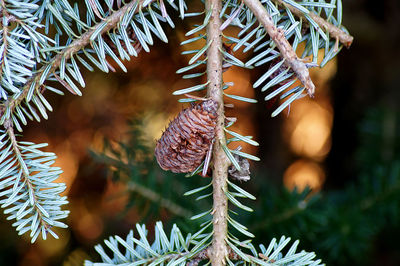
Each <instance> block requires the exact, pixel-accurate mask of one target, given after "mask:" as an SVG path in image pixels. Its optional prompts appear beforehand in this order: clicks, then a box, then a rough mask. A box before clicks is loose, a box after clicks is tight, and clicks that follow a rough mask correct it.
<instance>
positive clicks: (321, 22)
mask: <svg viewBox="0 0 400 266" xmlns="http://www.w3.org/2000/svg"><path fill="white" fill-rule="evenodd" d="M273 1H274V2H275V3H276V4H278V5H280V6H283V7H286V8H288V9H289V10H290V11H291V12H292V13H293V14H295V15H296V16H298V17H299V18H304V19H305V21H307V19H306V17H305V16H304V13H303V12H301V10H299V9H297V8H296V7H294V6H292V5H288V4H286V3H285V2H284V1H283V0H273ZM308 15H309V16H310V17H311V18H312V19H313V20H314V21H315V22H316V23H317V24H318V26H320V27H321V28H322V29H324V30H326V31H328V32H329V35H330V36H331V37H332V38H335V39H337V40H338V41H339V42H341V43H342V44H343V45H344V46H346V48H350V45H351V44H352V43H353V39H354V38H353V36H351V35H350V34H348V33H347V32H345V31H343V30H342V29H340V28H339V27H337V26H335V25H333V24H332V23H330V22H328V21H326V20H325V19H323V18H322V17H320V16H318V15H317V14H315V13H314V12H312V11H310V12H309V13H308Z"/></svg>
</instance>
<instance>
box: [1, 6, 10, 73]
mask: <svg viewBox="0 0 400 266" xmlns="http://www.w3.org/2000/svg"><path fill="white" fill-rule="evenodd" d="M0 8H1V13H0V25H1V27H2V29H3V34H2V35H3V36H2V37H3V38H2V39H3V46H4V48H3V52H2V54H1V56H0V58H1V61H0V79H1V78H3V72H4V67H5V58H6V56H7V46H8V42H7V36H8V21H9V14H8V13H7V10H6V4H5V3H4V1H1V3H0ZM4 21H6V22H7V24H6V25H5V23H4Z"/></svg>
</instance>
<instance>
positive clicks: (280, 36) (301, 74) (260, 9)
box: [243, 0, 315, 97]
mask: <svg viewBox="0 0 400 266" xmlns="http://www.w3.org/2000/svg"><path fill="white" fill-rule="evenodd" d="M243 2H244V4H245V5H246V6H247V7H248V8H249V9H250V10H251V11H252V12H253V14H254V15H255V16H256V17H257V19H258V21H259V22H260V23H261V24H262V25H263V27H264V29H265V30H266V31H267V33H268V35H269V36H270V37H271V40H272V41H273V42H274V43H275V45H276V46H277V47H278V49H279V51H280V52H281V55H282V57H283V59H284V60H285V64H286V66H288V67H290V68H291V69H292V70H293V71H294V72H295V73H296V75H297V78H298V79H299V80H300V81H301V83H303V85H304V87H305V88H306V90H307V93H308V95H309V96H310V97H313V96H314V92H315V85H314V83H313V82H312V80H311V78H310V73H309V71H308V68H307V66H306V65H305V63H304V62H303V61H302V60H301V59H300V58H298V57H297V55H296V52H295V51H294V50H293V47H292V46H291V45H290V43H289V42H288V40H287V39H286V37H285V32H284V30H282V29H279V28H277V27H276V26H275V24H274V22H273V20H272V18H271V15H270V14H269V13H268V12H267V10H266V9H265V7H264V6H263V5H262V4H261V2H260V1H258V0H243Z"/></svg>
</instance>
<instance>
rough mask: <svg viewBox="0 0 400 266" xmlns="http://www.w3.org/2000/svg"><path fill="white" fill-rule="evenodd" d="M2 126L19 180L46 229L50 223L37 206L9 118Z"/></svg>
mask: <svg viewBox="0 0 400 266" xmlns="http://www.w3.org/2000/svg"><path fill="white" fill-rule="evenodd" d="M4 127H5V129H6V130H7V135H8V137H9V138H10V142H11V145H12V148H13V151H14V154H15V157H16V158H17V164H18V166H19V168H20V170H21V172H22V177H23V181H21V183H25V186H26V187H27V190H28V193H29V197H30V198H33V204H32V203H31V204H30V205H31V206H32V208H33V209H35V212H37V213H38V215H39V217H40V224H41V226H43V227H44V228H45V229H46V230H47V229H48V228H49V227H50V225H49V224H48V223H47V222H46V221H45V220H44V219H43V216H44V214H43V211H42V210H41V209H40V208H38V207H37V204H36V203H37V202H38V199H37V196H36V193H35V188H34V185H33V184H32V181H31V180H30V179H29V177H30V173H29V170H28V166H27V165H26V163H25V161H24V160H23V159H22V154H21V151H20V149H19V147H18V142H17V140H16V138H15V134H14V128H13V123H12V120H11V119H6V120H5V122H4Z"/></svg>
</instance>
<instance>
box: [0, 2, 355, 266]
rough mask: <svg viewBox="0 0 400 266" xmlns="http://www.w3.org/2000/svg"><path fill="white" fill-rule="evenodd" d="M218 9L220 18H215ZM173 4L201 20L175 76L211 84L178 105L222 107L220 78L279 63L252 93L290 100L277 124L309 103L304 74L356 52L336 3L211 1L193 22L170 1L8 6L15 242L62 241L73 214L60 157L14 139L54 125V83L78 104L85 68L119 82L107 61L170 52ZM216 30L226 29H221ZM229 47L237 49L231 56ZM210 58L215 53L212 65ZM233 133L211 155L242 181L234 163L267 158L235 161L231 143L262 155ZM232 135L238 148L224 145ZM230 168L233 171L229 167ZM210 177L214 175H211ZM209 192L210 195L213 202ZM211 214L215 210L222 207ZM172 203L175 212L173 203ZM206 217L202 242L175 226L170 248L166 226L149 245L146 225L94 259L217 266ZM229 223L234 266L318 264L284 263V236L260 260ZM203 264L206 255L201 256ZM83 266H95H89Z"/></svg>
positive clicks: (237, 202)
mask: <svg viewBox="0 0 400 266" xmlns="http://www.w3.org/2000/svg"><path fill="white" fill-rule="evenodd" d="M220 4H222V7H221V8H219V7H218V5H220ZM166 5H169V6H170V7H171V9H173V10H176V11H177V14H179V16H180V18H181V19H185V18H190V17H194V16H199V17H201V18H202V19H203V22H202V23H201V24H200V25H195V26H194V27H193V28H192V29H191V30H189V31H188V32H187V33H186V36H188V37H189V39H188V40H186V41H184V42H182V45H185V44H188V43H192V42H201V43H202V48H200V49H196V50H189V51H185V52H184V53H185V54H193V56H192V58H191V59H190V60H189V62H188V66H186V67H183V68H181V69H179V70H178V71H177V73H178V74H181V73H184V74H185V75H184V76H183V78H185V79H189V78H198V77H200V76H202V75H204V74H207V81H206V82H205V83H203V84H200V85H195V86H192V87H189V88H184V89H181V90H177V91H175V92H174V94H175V95H184V94H188V93H193V92H198V91H202V90H205V89H206V88H207V90H208V95H207V96H208V97H216V96H215V95H211V94H212V92H211V91H212V88H211V83H212V82H215V81H213V80H212V79H213V78H216V79H217V80H219V79H222V73H218V72H219V70H223V69H225V70H226V69H227V68H229V67H230V66H231V65H235V66H239V67H244V68H254V67H258V66H261V65H263V64H265V63H268V62H274V63H271V66H270V69H269V70H268V71H267V72H265V73H264V74H263V75H262V76H261V77H260V78H259V79H258V80H257V81H256V82H255V83H254V85H253V86H254V87H255V88H258V87H260V86H262V87H261V90H262V91H266V90H267V89H269V90H270V92H269V94H268V95H267V96H266V99H270V98H272V97H275V96H276V95H279V94H280V98H282V99H283V98H287V100H286V101H285V102H284V103H283V104H282V105H281V106H279V107H278V108H277V109H276V110H275V111H274V112H273V114H272V116H275V115H277V114H279V113H280V112H281V111H282V110H284V109H285V108H287V107H288V106H290V104H291V103H292V102H293V101H294V100H296V99H299V98H301V97H302V96H304V95H303V92H307V93H308V94H309V95H310V96H313V93H314V90H315V86H314V84H313V83H312V81H311V79H310V76H309V73H308V68H309V67H316V66H323V65H324V64H326V62H328V61H329V60H330V59H332V58H333V57H334V56H335V55H336V54H337V53H338V52H339V51H340V49H341V48H342V46H343V45H345V46H349V45H350V44H351V41H352V37H351V36H349V35H348V34H347V32H346V30H345V29H344V28H343V27H342V26H341V20H342V15H341V1H340V0H339V1H335V0H332V1H330V2H329V3H327V2H326V1H324V0H319V1H313V0H310V1H303V2H296V1H292V0H285V1H281V0H274V1H270V0H263V1H261V2H259V1H258V0H245V1H243V2H242V1H236V0H227V1H222V2H218V1H214V0H213V1H205V8H204V10H202V11H200V12H193V13H190V12H188V6H187V4H186V3H185V1H184V0H179V1H173V0H168V1H165V2H164V1H162V0H161V1H157V2H156V1H153V0H145V1H141V0H138V1H121V0H119V1H112V0H108V1H105V2H104V3H100V2H99V1H97V0H86V1H85V3H84V5H78V3H73V4H71V2H70V1H67V0H57V1H48V0H46V1H38V0H31V1H29V0H24V1H16V0H0V8H1V12H0V13H1V14H0V16H1V25H2V29H1V31H0V59H1V61H0V77H1V82H0V83H1V90H0V95H1V119H0V123H1V125H2V126H3V127H4V130H3V131H2V132H1V134H2V135H1V151H0V158H1V160H0V165H1V166H2V168H1V169H0V173H1V183H0V184H1V187H0V190H1V196H2V200H1V203H2V205H1V207H2V208H3V209H4V212H5V213H6V214H10V216H9V219H15V220H16V222H15V223H14V226H16V227H17V231H18V232H19V233H21V234H23V233H25V232H27V231H31V237H32V242H34V241H35V240H36V239H37V237H38V236H39V234H40V232H41V233H42V234H41V235H42V237H43V238H46V235H47V233H51V234H52V235H55V234H54V232H53V231H52V229H51V227H64V226H65V225H64V224H63V223H62V222H59V221H58V220H59V219H63V218H65V217H66V216H67V214H68V211H65V210H62V209H61V207H62V205H64V204H66V203H67V200H66V198H65V197H61V196H60V193H61V192H62V191H63V190H64V189H65V185H64V184H58V183H53V181H55V180H56V179H57V177H58V176H59V174H60V173H61V171H60V169H58V168H56V167H52V166H51V165H52V164H53V161H54V159H55V155H54V154H53V153H50V152H43V151H41V150H40V148H42V147H44V146H45V144H33V143H31V142H26V141H20V140H17V138H20V137H21V136H19V135H16V134H15V130H14V129H16V130H17V131H19V132H22V131H23V128H22V125H26V124H27V121H28V120H33V119H35V120H37V121H39V122H40V120H41V119H42V118H44V119H47V117H48V115H47V111H52V110H53V108H52V106H51V104H50V103H49V102H48V101H47V100H46V97H45V92H46V91H52V92H55V93H57V94H60V95H62V94H63V92H62V91H61V90H59V89H57V88H55V87H53V86H51V85H50V84H51V82H53V83H54V82H56V83H57V82H58V83H59V84H61V85H62V86H63V87H65V89H66V90H67V91H69V92H71V93H72V94H75V95H81V94H82V92H81V89H80V87H84V86H85V81H84V78H83V75H82V73H81V68H82V67H84V68H86V69H88V70H89V71H93V70H94V67H97V68H99V69H100V70H102V71H104V72H109V71H110V70H111V71H115V70H114V68H113V67H112V65H111V64H110V62H109V61H114V62H115V63H116V64H117V65H118V66H119V67H120V68H121V69H122V70H123V71H126V68H125V67H124V65H123V63H122V61H123V60H125V59H126V60H129V59H130V57H131V56H137V53H138V51H139V50H140V49H143V50H144V51H146V52H149V51H150V48H149V47H150V46H151V45H153V43H154V40H153V38H159V39H160V40H162V41H164V42H167V41H168V38H167V36H166V34H165V32H164V30H163V27H162V26H161V25H162V24H164V25H165V24H168V25H169V26H171V27H174V23H173V21H172V19H171V17H170V16H169V14H168V13H167V8H166ZM168 9H169V8H168ZM82 10H84V11H82ZM215 12H217V13H215ZM212 14H214V15H212ZM215 14H217V15H215ZM215 25H217V26H218V28H215ZM228 26H229V27H236V28H239V30H240V31H239V34H238V36H234V37H232V36H226V35H224V31H223V30H224V29H225V28H226V27H228ZM215 36H217V37H215ZM300 44H301V45H303V48H301V49H302V55H301V57H300V58H299V57H297V55H296V51H298V50H299V49H300V48H299V47H300V46H299V45H300ZM230 46H233V49H232V50H231V49H230V48H229V47H230ZM242 48H243V50H242V52H244V53H246V52H247V51H252V52H253V55H252V57H251V58H250V59H249V60H248V61H247V62H242V61H241V60H239V59H238V58H237V56H235V52H238V51H239V49H242ZM320 49H324V58H323V60H322V62H321V63H320V64H319V65H318V63H317V54H318V51H319V50H320ZM211 51H213V52H215V51H216V52H217V53H216V54H215V53H214V54H212V53H211ZM308 56H311V60H310V61H309V62H308V63H307V62H306V61H307V60H306V57H308ZM221 57H222V63H221V60H220V59H221ZM273 60H275V61H273ZM204 65H207V71H204V70H202V69H201V70H199V68H201V67H202V66H204ZM214 70H215V72H216V73H217V74H215V73H214ZM197 71H200V72H197ZM212 75H213V77H211V76H212ZM296 80H299V81H300V83H299V84H301V85H299V86H297V87H295V88H292V89H290V88H289V87H290V86H291V85H292V84H294V83H295V82H296ZM220 85H222V88H221V90H220V92H222V91H223V90H224V89H226V88H228V87H230V86H232V84H231V83H229V82H224V81H222V82H221V84H218V86H220ZM214 86H217V85H214ZM220 92H219V91H217V92H215V93H220ZM224 96H227V97H228V98H232V99H235V100H239V101H245V102H255V100H254V99H248V98H244V97H242V96H238V95H229V94H225V93H224ZM195 99H196V97H193V96H190V97H188V98H183V99H181V100H180V101H181V102H191V101H194V100H195ZM214 100H215V99H214ZM219 103H222V102H221V101H219ZM219 108H220V109H219V112H220V113H219V118H218V119H224V118H223V107H222V106H219ZM221 110H222V111H221ZM222 121H223V120H222ZM233 123H234V121H231V122H230V123H227V124H226V125H223V123H220V124H221V125H217V129H216V130H217V137H216V142H217V143H215V145H216V147H217V148H216V149H215V150H218V149H219V150H221V153H222V150H223V152H225V154H226V156H225V157H226V158H227V159H228V160H229V161H227V162H229V164H232V165H233V166H234V167H235V168H236V169H237V170H240V169H241V166H240V164H239V161H237V159H236V158H238V157H237V156H236V157H235V155H238V156H239V157H242V158H247V159H251V160H259V158H257V157H255V156H254V155H251V154H247V153H244V152H241V151H239V150H232V149H230V148H229V147H228V146H227V144H229V143H230V142H232V141H244V142H247V143H249V144H252V145H258V144H257V142H255V141H254V140H252V138H251V137H249V136H242V135H240V134H238V133H236V132H233V131H231V130H229V129H227V128H229V126H231V125H232V124H233ZM218 129H222V132H223V135H221V134H219V133H218V132H220V131H218ZM225 133H228V135H230V136H232V137H231V138H230V139H227V140H226V138H225ZM218 134H219V135H218ZM216 157H217V156H216ZM216 164H217V163H216V162H215V161H214V166H213V167H214V168H218V167H219V166H216ZM203 165H204V166H205V165H207V164H205V163H204V164H203ZM227 165H228V164H225V166H226V167H227ZM146 167H147V165H146ZM201 168H202V165H200V166H199V169H196V170H195V171H194V172H193V173H191V174H189V175H190V176H193V175H195V174H196V173H198V172H200V171H202V169H201ZM129 169H134V171H137V169H136V168H135V167H132V168H131V166H129ZM204 170H205V171H204V172H206V170H207V169H204ZM149 171H150V170H149ZM221 176H222V175H221ZM152 180H154V179H149V180H148V181H146V182H149V183H148V184H147V185H150V182H151V181H152ZM210 182H211V181H210ZM137 184H139V183H137ZM219 185H220V186H221V188H222V195H221V200H223V201H226V202H222V203H221V204H220V205H221V206H228V202H229V208H230V209H232V208H235V210H243V211H246V212H252V211H253V210H252V209H251V208H250V207H248V206H246V205H244V204H243V203H242V202H241V201H242V199H246V198H247V199H252V200H254V199H255V197H254V196H253V195H251V194H250V193H249V192H247V191H245V190H244V189H242V188H241V187H239V186H238V185H237V184H235V183H233V182H232V181H228V180H224V184H219ZM141 186H142V187H140V189H141V190H143V189H150V188H149V187H146V185H145V184H141ZM155 187H157V185H156V186H155ZM151 188H154V187H151ZM211 188H213V189H214V190H212V191H211ZM215 191H216V190H215V182H214V180H213V183H212V184H211V183H209V184H206V185H204V186H202V187H196V188H194V189H192V190H190V191H189V192H186V193H185V194H186V195H194V194H196V195H197V196H198V199H206V198H211V197H213V196H214V195H215ZM217 191H218V192H221V190H217ZM142 195H147V197H148V199H150V200H152V201H156V202H162V201H161V200H162V199H163V197H162V196H157V195H160V194H156V195H155V198H152V197H151V196H149V195H150V193H149V191H148V190H145V192H143V193H142ZM213 203H214V204H215V203H216V199H215V198H214V199H213ZM164 204H165V203H164ZM169 204H174V203H173V202H172V201H171V202H170V203H169ZM167 206H168V204H167ZM233 206H235V207H233ZM163 207H165V208H167V207H166V206H163ZM172 209H175V208H172ZM206 209H208V211H204V212H202V213H200V214H197V215H194V216H193V217H192V219H193V220H201V225H200V229H199V231H198V232H197V233H195V234H190V233H189V234H188V236H187V237H186V238H183V235H182V234H181V233H180V230H179V229H178V227H176V226H173V229H172V231H171V235H170V238H168V237H167V236H166V233H165V232H164V230H163V229H162V225H161V224H160V223H157V225H156V228H155V241H154V243H153V244H152V245H150V244H149V241H148V240H147V232H146V229H145V227H144V226H139V225H138V226H137V227H136V229H137V231H138V234H139V238H134V237H133V233H130V234H129V235H128V237H127V239H126V241H125V240H123V239H122V238H120V237H115V238H110V240H108V241H106V245H107V246H108V248H109V249H110V250H111V252H112V254H113V255H112V256H111V257H109V256H108V255H107V254H106V253H105V251H104V250H103V249H102V248H101V247H100V246H97V248H96V249H97V251H98V252H99V253H100V255H101V257H102V260H103V262H104V263H105V264H111V265H115V264H124V263H134V264H138V265H139V264H148V263H150V264H153V265H155V264H163V263H168V264H174V265H175V264H184V263H185V262H186V261H187V260H190V261H189V262H188V263H193V264H198V263H199V261H201V260H207V259H212V256H214V255H215V254H214V253H215V252H212V251H210V252H206V251H207V250H208V249H209V248H215V247H214V244H212V243H213V241H214V240H215V239H214V238H215V236H216V235H217V231H218V230H216V228H215V226H216V224H218V221H217V222H215V221H214V220H213V217H214V218H215V212H216V211H218V210H216V209H215V208H214V209H212V208H211V207H209V208H206ZM183 212H184V213H185V215H186V214H187V213H188V212H187V211H185V210H184V209H183ZM223 219H224V221H226V223H227V224H229V227H228V231H227V232H226V234H225V235H223V236H222V237H223V239H222V242H223V243H222V244H223V250H225V251H228V253H226V254H225V255H224V254H223V253H224V252H222V253H221V254H223V255H224V256H225V258H224V257H223V259H226V261H227V263H229V264H230V265H233V264H244V265H247V264H249V265H250V264H251V265H269V264H274V265H299V264H302V265H319V264H320V260H315V261H314V260H313V259H314V257H315V254H314V253H308V252H304V251H301V252H296V249H297V245H298V242H297V241H296V242H294V244H292V246H291V247H290V248H289V250H288V251H287V252H284V253H282V252H283V251H282V250H283V248H284V247H285V246H286V245H287V244H288V243H289V241H290V238H285V237H281V238H280V240H279V241H277V240H276V239H273V240H272V241H271V242H270V244H269V245H268V247H267V248H265V247H264V246H262V245H261V246H260V251H257V250H256V249H255V247H254V246H253V245H252V244H251V241H250V240H249V238H253V237H254V235H253V234H252V233H250V232H249V231H248V230H247V227H246V226H245V225H243V224H241V223H240V222H239V221H238V217H237V214H236V212H235V211H233V210H231V212H230V213H229V214H227V215H226V216H225V217H223ZM222 222H223V221H222ZM235 231H236V232H240V233H241V237H240V238H242V237H243V236H244V237H245V238H246V240H240V238H239V237H238V236H236V235H234V234H233V232H235ZM221 232H223V230H222V231H221ZM120 245H121V246H123V250H122V251H121V250H120V249H119V246H120ZM202 252H203V253H202ZM204 252H206V253H207V254H204ZM198 254H202V255H201V256H200V255H199V256H200V257H196V256H197V255H198ZM202 256H203V257H202ZM219 259H220V258H219ZM216 263H218V260H217V262H216ZM87 264H88V265H90V264H91V262H87Z"/></svg>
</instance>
